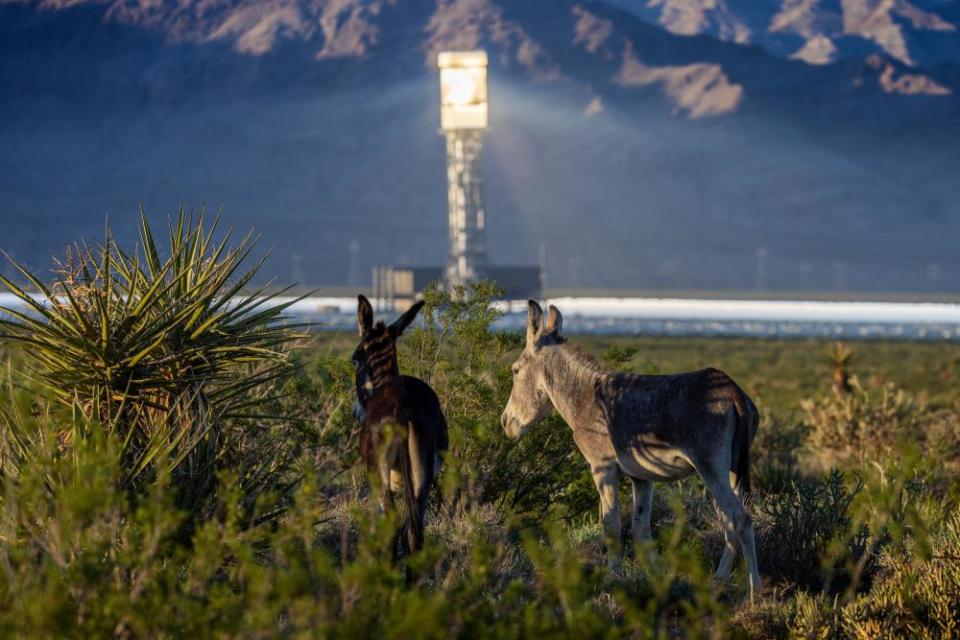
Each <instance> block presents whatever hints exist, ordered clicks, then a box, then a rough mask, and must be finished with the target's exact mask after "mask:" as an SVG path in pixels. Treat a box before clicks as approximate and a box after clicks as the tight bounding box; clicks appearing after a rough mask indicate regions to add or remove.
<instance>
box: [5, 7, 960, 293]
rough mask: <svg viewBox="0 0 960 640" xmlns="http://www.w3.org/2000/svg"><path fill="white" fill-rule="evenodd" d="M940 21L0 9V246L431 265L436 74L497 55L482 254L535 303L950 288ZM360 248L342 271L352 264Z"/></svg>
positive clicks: (900, 16) (439, 166)
mask: <svg viewBox="0 0 960 640" xmlns="http://www.w3.org/2000/svg"><path fill="white" fill-rule="evenodd" d="M957 4H958V3H956V2H944V1H939V2H938V1H937V0H911V1H909V2H908V1H906V0H881V1H877V0H819V1H818V0H778V1H773V2H766V3H760V2H753V1H749V0H606V1H602V2H601V1H597V2H584V1H568V0H436V1H434V0H262V1H260V0H239V1H234V2H229V1H226V0H199V1H196V2H188V1H180V0H160V1H157V0H113V1H88V2H84V1H82V0H81V1H80V2H77V1H75V0H60V1H57V0H44V1H42V2H33V1H30V2H12V3H11V2H9V1H8V2H7V3H5V4H3V3H0V86H2V87H4V90H3V91H2V92H0V118H2V119H0V122H2V124H0V194H2V195H3V198H2V200H0V219H2V220H3V223H4V234H3V237H2V238H0V246H2V247H3V248H5V249H8V250H10V251H13V252H15V253H16V255H17V256H19V257H21V258H24V259H26V260H28V261H29V262H32V263H36V264H43V263H45V261H46V259H47V258H48V257H49V255H50V254H52V253H56V252H59V250H60V249H61V248H62V246H63V245H64V244H65V243H66V242H67V241H69V240H72V239H74V238H76V237H77V236H78V235H79V236H84V237H95V236H96V235H97V234H98V233H99V230H100V229H102V226H103V220H104V216H105V214H109V215H110V220H111V225H112V226H114V227H118V228H119V229H120V232H121V234H123V233H129V232H131V231H132V218H133V216H132V213H133V212H135V210H136V206H137V204H138V202H140V201H143V202H144V204H145V205H146V206H147V208H148V209H149V210H151V211H153V212H156V214H157V215H164V214H165V212H167V211H169V210H170V209H172V208H173V207H175V206H177V204H178V203H181V202H182V203H183V204H185V205H187V206H188V207H196V206H199V205H201V204H202V203H204V202H206V203H208V204H209V205H210V206H211V207H215V208H216V207H220V206H223V207H224V208H225V209H226V211H227V213H228V218H229V220H231V221H232V222H233V224H234V225H236V226H238V227H241V228H242V227H247V226H250V225H256V226H257V227H258V228H259V229H260V230H261V231H263V233H264V236H265V240H266V242H267V243H268V244H271V245H275V246H276V252H275V257H274V258H273V260H272V261H271V264H272V268H273V269H274V272H275V273H276V274H278V275H280V276H281V277H282V278H284V279H290V278H294V279H297V280H304V281H308V282H328V283H337V282H344V281H352V282H354V283H358V282H360V281H364V280H366V278H367V273H368V272H369V271H368V270H369V267H370V266H372V265H373V264H378V263H398V262H399V263H404V262H406V263H411V264H413V263H417V264H430V263H436V264H439V263H440V262H442V261H443V259H444V256H445V251H446V247H445V241H446V229H445V184H444V180H445V174H444V169H443V162H444V160H443V145H442V141H441V139H440V138H439V136H438V135H437V127H438V122H439V115H438V108H437V94H438V90H437V80H436V72H435V70H434V69H433V68H432V61H433V60H434V59H435V55H436V53H437V52H438V51H441V50H444V49H456V48H475V47H483V48H486V49H487V50H488V51H489V52H490V54H491V89H490V99H491V129H490V132H489V134H488V145H487V155H486V159H485V168H486V178H487V183H486V188H487V196H488V224H489V234H490V238H489V242H488V244H489V246H490V252H491V254H492V257H493V258H494V259H495V260H497V261H500V262H535V261H536V260H537V259H538V255H539V250H540V249H539V248H540V246H541V244H542V245H544V246H545V247H546V252H547V257H548V262H549V266H550V280H551V282H552V283H553V284H557V285H568V286H584V285H595V286H604V287H635V288H654V287H670V288H676V287H683V288H707V287H717V288H751V287H769V288H790V289H796V288H813V289H830V288H848V289H861V290H950V291H956V290H960V257H958V255H957V252H956V250H955V247H956V241H957V238H960V216H958V213H960V205H958V202H960V174H958V171H957V169H958V167H960V99H958V95H960V54H958V51H960V44H958V43H960V35H958V33H957V29H958V28H960V11H958V9H957V6H956V5H957ZM353 240H356V245H357V246H359V251H353V252H351V250H350V248H349V247H350V245H351V241H353Z"/></svg>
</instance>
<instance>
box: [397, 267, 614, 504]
mask: <svg viewBox="0 0 960 640" xmlns="http://www.w3.org/2000/svg"><path fill="white" fill-rule="evenodd" d="M499 293H500V290H499V289H498V287H497V286H496V285H494V284H492V283H489V282H481V283H478V284H476V285H471V286H470V287H469V288H468V289H466V290H461V291H459V292H454V293H453V295H451V294H450V293H449V292H447V291H445V290H442V289H439V288H437V287H431V288H429V289H428V290H427V291H426V293H425V295H424V299H425V302H426V304H425V305H424V308H423V311H422V312H421V315H422V317H423V323H422V326H419V327H416V328H415V329H413V330H411V331H408V335H406V336H405V337H404V338H403V339H402V340H401V341H400V345H401V349H400V357H401V371H405V372H409V373H412V374H413V375H417V376H419V377H422V378H423V379H425V380H428V381H429V382H430V384H431V385H432V386H433V387H434V388H435V389H436V391H437V393H438V395H439V396H440V399H441V402H442V403H443V407H444V412H445V414H446V416H447V422H448V424H449V427H450V454H449V456H448V457H447V459H448V464H447V465H446V467H447V471H446V473H445V477H446V478H447V481H446V483H445V485H444V495H445V498H446V500H447V504H448V507H450V508H455V509H457V508H459V509H472V508H474V507H476V506H477V505H480V504H486V503H495V504H498V505H502V506H504V507H506V508H508V509H510V510H511V512H513V513H515V514H528V515H529V516H530V517H531V518H532V519H534V520H535V519H539V518H542V517H543V516H544V515H545V514H546V512H547V510H548V509H549V508H550V507H551V506H553V507H558V506H559V507H561V508H562V511H563V513H564V514H565V517H568V518H569V517H574V516H577V515H580V514H581V513H583V512H584V510H592V509H595V508H596V504H597V503H596V500H597V498H596V495H595V490H594V488H593V482H592V480H591V479H590V476H589V474H588V473H587V467H586V463H585V462H584V461H583V458H582V456H581V455H580V453H579V452H578V451H577V449H576V447H575V446H574V444H573V438H572V436H571V433H570V429H569V428H568V427H567V426H566V424H565V423H564V422H563V421H562V419H560V418H559V416H551V417H550V418H548V419H547V420H544V422H543V423H542V424H540V425H539V426H537V427H536V428H534V429H531V430H530V432H529V433H527V434H526V435H525V436H524V437H523V438H522V439H521V440H519V441H516V442H514V441H511V440H510V439H508V438H507V437H506V435H505V434H504V433H503V428H502V426H501V425H500V413H501V411H502V409H503V407H504V406H505V405H506V402H507V398H508V397H509V394H510V386H511V384H512V379H511V376H510V365H511V364H512V362H513V358H514V357H515V354H516V350H517V349H518V348H520V347H522V345H523V336H522V335H521V334H519V333H500V332H495V331H493V330H492V329H491V325H492V324H493V322H494V321H495V320H496V319H497V318H499V317H500V315H501V312H500V311H498V308H497V307H496V306H495V305H494V304H492V302H493V300H495V299H496V298H497V296H498V295H499Z"/></svg>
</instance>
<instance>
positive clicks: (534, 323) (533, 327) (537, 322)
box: [527, 300, 543, 346]
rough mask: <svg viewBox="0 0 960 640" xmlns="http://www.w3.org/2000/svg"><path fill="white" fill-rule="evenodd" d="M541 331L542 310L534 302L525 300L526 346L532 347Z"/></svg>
mask: <svg viewBox="0 0 960 640" xmlns="http://www.w3.org/2000/svg"><path fill="white" fill-rule="evenodd" d="M542 330H543V309H541V308H540V305H538V304H537V302H536V300H527V344H528V345H531V346H532V345H534V344H535V343H536V342H537V340H539V339H540V332H541V331H542Z"/></svg>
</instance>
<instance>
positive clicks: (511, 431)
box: [500, 409, 520, 440]
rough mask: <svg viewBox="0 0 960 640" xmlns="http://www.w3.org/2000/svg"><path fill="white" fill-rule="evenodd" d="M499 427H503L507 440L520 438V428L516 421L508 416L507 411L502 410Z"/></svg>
mask: <svg viewBox="0 0 960 640" xmlns="http://www.w3.org/2000/svg"><path fill="white" fill-rule="evenodd" d="M500 426H502V427H503V432H504V433H505V434H507V437H508V438H512V439H514V440H516V439H517V438H519V437H520V428H519V425H518V424H517V419H516V418H515V417H513V416H512V415H510V412H509V410H508V409H504V411H503V413H502V414H500Z"/></svg>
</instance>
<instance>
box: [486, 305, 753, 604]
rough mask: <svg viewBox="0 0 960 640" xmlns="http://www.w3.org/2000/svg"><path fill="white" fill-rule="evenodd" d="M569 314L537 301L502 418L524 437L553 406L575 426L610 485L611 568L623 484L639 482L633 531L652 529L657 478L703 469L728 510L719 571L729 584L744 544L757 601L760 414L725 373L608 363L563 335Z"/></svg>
mask: <svg viewBox="0 0 960 640" xmlns="http://www.w3.org/2000/svg"><path fill="white" fill-rule="evenodd" d="M562 324H563V319H562V317H561V315H560V311H559V310H558V309H557V308H556V307H554V306H553V305H550V307H549V312H548V315H547V319H546V323H544V322H543V310H542V309H541V308H540V305H538V304H537V303H536V302H534V301H533V300H531V301H529V314H528V316H527V340H526V345H525V347H524V349H523V353H521V354H520V357H519V358H518V359H517V361H516V362H515V363H514V365H513V389H512V391H511V393H510V400H509V401H508V402H507V406H506V408H505V409H504V411H503V415H502V416H501V423H502V424H503V429H504V431H506V433H507V435H508V436H509V437H511V438H519V437H520V436H521V435H523V433H524V432H525V431H526V430H527V429H529V428H530V427H531V426H532V425H534V424H536V423H537V422H539V421H540V420H541V419H543V417H544V416H546V415H547V414H548V413H549V412H550V410H551V409H552V408H556V410H557V411H558V412H559V413H560V415H561V416H562V417H563V419H564V420H565V421H566V423H567V424H568V425H569V426H570V428H571V430H572V431H573V439H574V442H576V444H577V447H578V448H579V449H580V452H581V453H582V454H583V457H584V458H586V460H587V462H588V463H589V465H590V470H591V472H592V473H593V480H594V482H595V483H596V486H597V491H598V492H599V493H600V511H601V514H602V518H603V524H604V528H605V530H606V535H607V539H608V549H609V555H610V558H609V560H610V566H611V568H614V569H616V568H618V567H619V559H620V550H619V534H620V504H619V497H618V486H619V482H620V476H621V475H625V476H627V477H628V478H630V480H631V482H632V483H633V517H632V522H631V532H632V534H633V539H634V540H635V541H640V540H644V539H649V537H650V503H651V499H652V496H653V483H654V481H659V480H679V479H681V478H684V477H686V476H689V475H691V474H692V473H694V472H696V473H699V474H700V477H701V478H703V482H704V484H706V486H707V488H708V489H709V490H710V492H711V493H712V494H713V497H714V498H715V499H716V501H717V505H718V506H719V508H720V512H721V513H722V517H723V523H724V535H725V542H726V544H725V547H724V551H723V557H722V558H721V559H720V564H719V566H718V567H717V572H716V579H717V580H718V581H719V582H727V581H728V580H729V578H730V572H731V570H732V568H733V561H734V558H735V557H736V552H737V547H738V546H741V547H742V548H743V555H744V558H745V559H746V563H747V569H748V572H747V581H748V585H747V593H748V596H749V597H750V599H753V596H754V594H755V593H756V592H757V591H759V589H760V572H759V570H758V568H757V553H756V548H755V545H754V533H753V519H752V518H751V516H750V513H749V512H748V511H747V508H746V507H745V506H744V502H743V497H744V496H745V495H746V494H747V493H748V492H749V491H750V444H751V442H752V441H753V438H754V436H755V435H756V432H757V425H758V424H759V413H758V412H757V408H756V406H755V405H754V404H753V402H752V401H751V400H750V398H749V397H747V394H746V393H744V392H743V390H742V389H740V387H739V386H737V384H736V383H735V382H734V381H733V380H731V379H730V377H729V376H728V375H727V374H725V373H724V372H722V371H720V370H718V369H702V370H700V371H693V372H690V373H680V374H674V375H634V374H626V373H620V372H616V371H607V370H604V369H603V368H602V367H601V366H600V365H599V364H598V363H597V361H596V360H594V359H593V358H592V357H591V356H590V355H588V354H587V353H586V352H584V351H583V350H582V349H580V348H579V347H577V346H576V345H573V344H570V343H569V342H567V341H566V340H565V339H564V338H563V337H562V336H561V335H560V329H561V326H562Z"/></svg>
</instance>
